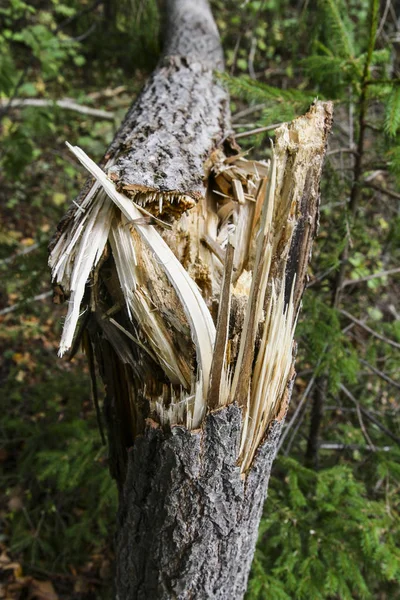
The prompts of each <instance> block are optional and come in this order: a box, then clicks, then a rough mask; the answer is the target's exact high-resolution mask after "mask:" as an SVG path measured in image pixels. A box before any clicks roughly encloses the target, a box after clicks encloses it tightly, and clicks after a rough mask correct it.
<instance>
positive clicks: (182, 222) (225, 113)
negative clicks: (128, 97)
mask: <svg viewBox="0 0 400 600" xmlns="http://www.w3.org/2000/svg"><path fill="white" fill-rule="evenodd" d="M166 16H167V18H166V34H165V40H166V42H165V50H164V55H163V57H162V59H161V61H160V63H159V66H158V67H157V69H156V71H155V72H154V73H153V75H152V76H151V78H150V79H149V81H148V83H147V84H146V86H145V88H144V90H143V91H142V93H141V94H140V96H139V98H138V99H137V101H136V102H135V103H134V104H133V106H132V108H131V109H130V111H129V112H128V114H127V116H126V118H125V121H124V123H123V124H122V126H121V128H120V130H119V131H118V132H117V134H116V136H115V138H114V141H113V142H112V144H111V146H110V148H109V149H108V151H107V153H106V155H105V158H104V160H103V162H102V163H101V165H102V168H103V170H104V171H105V172H106V174H107V177H106V176H105V174H104V173H103V172H102V171H101V170H100V169H98V168H97V167H96V166H95V165H94V164H92V162H91V161H90V159H88V157H86V156H85V155H84V153H82V151H80V150H79V149H73V151H74V152H75V154H76V155H77V157H78V158H79V159H80V160H81V162H82V164H84V165H85V167H86V168H87V169H88V170H89V171H90V172H91V174H92V175H93V176H94V179H93V178H91V179H90V180H89V182H88V184H87V186H86V187H85V189H84V190H83V192H82V194H81V196H80V198H79V200H78V202H79V203H80V207H78V208H77V207H76V206H74V207H72V208H71V210H70V211H69V213H68V214H67V216H66V218H65V219H64V220H63V221H62V222H61V223H60V225H59V228H58V232H57V235H56V236H55V238H54V242H53V244H52V252H51V258H50V264H51V266H52V268H53V278H54V281H55V283H56V284H57V287H56V296H57V298H58V300H59V301H60V300H62V299H63V297H64V296H66V297H67V296H69V297H70V304H69V309H68V315H67V319H66V324H65V327H64V333H63V339H62V344H61V350H62V351H65V350H66V349H67V348H68V347H70V346H71V344H72V341H71V340H72V334H73V331H74V329H75V326H76V325H77V322H78V316H79V310H80V308H81V307H82V306H84V307H86V311H87V312H86V315H87V316H86V317H85V318H84V319H83V321H82V323H81V326H80V327H79V328H78V333H77V334H76V335H75V342H74V343H73V344H72V346H73V350H72V351H74V349H75V347H76V346H77V341H79V339H80V336H81V334H82V331H83V330H86V331H87V332H88V333H89V336H90V340H91V341H90V343H89V344H88V346H89V350H88V351H89V352H91V351H92V350H91V348H92V345H93V348H94V352H95V354H96V357H97V363H98V366H99V370H100V373H101V375H102V378H103V380H104V383H105V386H106V399H105V403H104V413H105V418H106V423H107V428H108V439H109V446H110V467H111V472H112V475H113V476H114V478H115V479H116V481H117V484H118V488H119V492H120V496H119V511H118V519H117V530H116V591H117V598H118V600H139V599H143V600H144V599H146V600H167V599H172V598H175V599H179V600H185V599H198V600H201V599H204V600H206V599H221V600H222V599H228V598H232V600H240V599H241V598H243V595H244V593H245V590H246V585H247V578H248V574H249V570H250V565H251V561H252V557H253V553H254V548H255V543H256V537H257V528H258V524H259V520H260V517H261V511H262V506H263V502H264V500H265V496H266V492H267V487H268V480H269V476H270V472H271V467H272V463H273V460H274V458H275V454H276V449H277V444H278V441H279V436H280V432H281V429H282V424H283V421H284V417H285V414H286V410H287V406H288V402H289V399H290V394H291V389H292V385H293V379H294V375H295V372H294V354H295V345H294V343H293V332H294V327H295V323H296V319H297V314H298V309H299V306H300V301H301V296H302V293H303V290H304V287H305V283H306V271H307V264H308V260H309V257H310V252H311V245H312V241H313V238H314V236H315V234H316V229H317V221H318V203H319V180H320V174H321V168H322V162H323V158H324V154H325V146H326V139H327V135H328V132H329V129H330V126H331V121H332V106H331V105H330V104H329V103H315V104H314V105H313V106H312V107H311V108H310V111H309V112H308V113H307V115H305V116H304V117H300V118H298V119H296V120H295V121H294V122H293V123H292V124H290V125H289V126H288V125H284V126H282V127H281V128H279V129H278V130H277V132H276V139H275V150H274V157H273V159H272V161H271V164H270V165H267V164H266V163H260V162H257V163H256V162H254V161H248V160H245V159H244V158H243V157H242V156H241V154H240V152H239V148H238V146H237V145H236V143H235V141H234V139H233V138H230V137H229V135H230V131H231V130H230V113H229V102H228V100H229V98H228V95H227V92H226V91H225V90H224V88H223V87H222V86H221V84H220V82H219V81H218V78H216V76H215V70H221V69H222V68H223V57H222V50H221V45H220V41H219V36H218V32H217V29H216V26H215V23H214V21H213V18H212V15H211V12H210V9H209V6H208V3H207V2H206V0H168V1H167V2H166ZM232 232H233V233H232ZM171 250H172V252H171ZM182 267H184V269H183V268H182ZM88 277H89V284H90V285H85V284H86V280H87V278H88ZM85 335H86V334H85ZM85 339H86V338H85Z"/></svg>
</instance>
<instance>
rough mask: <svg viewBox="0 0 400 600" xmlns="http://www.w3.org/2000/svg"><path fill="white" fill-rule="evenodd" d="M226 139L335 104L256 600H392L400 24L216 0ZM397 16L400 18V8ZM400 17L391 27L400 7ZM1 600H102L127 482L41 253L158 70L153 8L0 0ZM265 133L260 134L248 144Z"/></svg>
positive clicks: (111, 1)
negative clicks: (113, 458)
mask: <svg viewBox="0 0 400 600" xmlns="http://www.w3.org/2000/svg"><path fill="white" fill-rule="evenodd" d="M212 5H213V9H214V14H215V17H216V20H217V23H218V26H219V29H220V32H221V35H222V39H223V45H224V49H225V54H226V74H225V75H224V76H223V79H224V81H225V83H226V85H227V86H228V87H229V88H230V91H231V95H232V96H231V97H232V111H233V114H234V118H233V122H234V125H233V126H234V129H235V131H236V132H237V134H238V141H239V142H240V143H241V144H242V146H243V148H244V149H246V150H247V151H248V152H249V155H250V156H254V157H258V158H262V159H267V158H268V156H269V153H270V142H269V139H270V138H272V139H273V137H274V127H276V124H278V123H281V122H283V121H287V120H289V119H292V118H293V117H295V116H296V115H299V114H301V113H303V112H304V111H305V110H306V109H307V106H308V105H309V104H310V102H311V101H312V100H313V98H315V97H316V96H318V97H319V98H321V99H322V98H326V99H333V100H334V101H335V125H334V131H333V134H332V135H331V137H330V141H329V147H328V152H327V158H326V164H325V171H324V175H323V182H322V190H321V191H322V199H321V200H322V204H321V218H320V232H319V237H318V239H317V242H316V244H315V246H314V253H313V259H312V265H311V268H310V282H309V286H308V287H309V289H308V290H307V292H306V294H305V297H304V302H303V311H302V313H301V318H300V322H299V325H298V330H297V336H296V337H297V340H298V358H297V369H298V376H297V379H296V383H295V388H294V394H293V399H292V403H291V408H290V411H289V414H288V418H287V424H286V429H285V430H284V435H283V438H282V440H281V448H280V453H279V457H278V459H277V461H276V463H275V466H274V470H273V477H272V481H271V484H270V492H269V498H268V501H267V503H266V507H265V513H264V517H263V520H262V524H261V529H260V537H259V543H258V547H257V552H256V557H255V561H254V564H253V569H252V575H251V580H250V583H249V590H248V595H247V599H248V600H256V599H257V600H263V599H267V598H268V599H271V600H292V599H307V600H319V599H321V600H322V599H324V600H328V599H329V600H330V599H332V600H333V599H340V600H350V599H368V598H371V599H380V600H384V599H387V600H394V599H396V598H400V519H399V505H400V494H399V492H400V447H399V444H400V376H399V359H398V356H399V348H400V320H399V317H400V305H399V297H400V268H399V258H400V244H399V242H400V204H399V200H400V193H399V192H398V191H396V189H398V187H397V188H396V186H397V184H398V182H399V179H400V86H399V82H400V29H399V28H400V10H398V9H399V7H398V2H397V1H396V0H382V1H381V2H379V0H312V1H310V0H264V1H262V0H248V1H243V2H242V1H239V0H237V1H234V0H228V1H224V0H213V1H212ZM396 5H397V7H396ZM396 10H397V14H396ZM0 22H1V30H0V115H1V129H0V132H1V146H0V180H1V185H0V198H1V215H2V220H1V225H0V276H1V280H2V287H1V292H0V298H1V305H2V307H1V309H0V343H1V350H2V357H1V359H0V378H1V384H2V392H1V394H2V400H1V425H0V466H1V479H0V489H1V499H0V521H1V533H0V598H6V599H9V600H12V599H15V600H17V599H21V600H22V599H30V600H34V599H37V600H57V599H72V600H91V599H93V600H94V599H101V598H104V599H107V600H108V599H110V598H112V563H113V546H112V538H113V524H114V519H115V510H116V489H115V486H114V483H113V481H112V480H111V478H110V475H109V473H108V468H107V448H106V447H105V446H103V445H102V443H101V438H100V435H99V431H98V427H97V421H96V412H95V409H94V406H93V403H92V399H91V391H90V378H89V374H88V368H87V365H86V362H85V358H84V356H83V355H82V354H79V355H78V357H77V358H75V359H74V360H73V361H70V362H69V361H68V360H60V359H58V358H57V346H58V341H59V337H60V329H61V323H62V320H63V317H64V315H65V312H66V309H65V306H55V305H52V303H51V292H50V278H49V271H48V268H47V244H48V242H49V238H50V236H51V235H52V232H53V230H54V228H55V226H56V224H57V222H58V221H59V219H60V218H61V217H62V215H63V214H64V213H65V211H66V209H67V207H68V205H69V203H70V202H71V201H72V200H73V199H74V197H75V196H76V195H77V193H78V191H79V189H80V187H81V185H82V184H83V182H84V179H85V174H84V173H83V171H82V169H81V168H80V167H79V166H78V165H77V163H76V161H75V160H74V158H73V157H72V156H71V155H70V154H69V152H68V151H67V149H66V147H65V144H64V142H65V140H68V141H69V142H70V143H71V144H76V145H79V146H81V147H82V148H83V149H84V150H85V152H86V153H87V154H88V155H89V156H90V157H91V158H93V159H94V160H99V159H100V158H101V156H102V154H103V152H104V151H105V149H106V147H107V145H108V143H109V142H110V141H111V139H112V136H113V132H114V131H115V129H116V127H117V126H118V124H119V123H120V122H121V120H122V118H123V116H124V114H125V112H126V110H127V109H128V107H129V105H130V103H131V101H132V100H133V99H134V98H135V96H136V95H137V93H138V92H139V90H140V88H141V86H142V85H143V82H144V81H145V79H146V77H147V76H148V74H149V72H150V71H151V70H152V68H153V67H154V66H155V64H156V62H157V58H158V56H159V51H160V48H159V26H160V19H159V15H158V12H157V9H156V3H155V1H154V0H147V1H145V0H121V1H120V2H116V0H95V1H94V2H92V1H91V0H69V1H67V0H32V1H29V2H24V1H22V0H6V1H5V2H4V0H3V2H2V3H1V7H0ZM258 128H262V129H263V131H261V132H259V133H257V132H254V130H257V129H258Z"/></svg>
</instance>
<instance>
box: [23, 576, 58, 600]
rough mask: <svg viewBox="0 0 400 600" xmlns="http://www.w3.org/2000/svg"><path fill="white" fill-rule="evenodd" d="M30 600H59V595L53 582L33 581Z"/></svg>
mask: <svg viewBox="0 0 400 600" xmlns="http://www.w3.org/2000/svg"><path fill="white" fill-rule="evenodd" d="M28 599H29V600H58V594H56V591H55V589H54V587H53V584H52V583H51V581H39V580H38V579H32V580H31V584H30V586H29V596H28Z"/></svg>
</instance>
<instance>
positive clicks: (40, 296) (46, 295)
mask: <svg viewBox="0 0 400 600" xmlns="http://www.w3.org/2000/svg"><path fill="white" fill-rule="evenodd" d="M52 294H53V292H51V291H50V292H43V294H38V295H37V296H33V297H32V298H27V299H26V300H24V301H23V302H17V303H16V304H12V305H11V306H7V307H6V308H3V310H0V316H3V315H8V314H9V313H11V312H14V311H15V310H18V308H20V307H21V306H25V304H32V302H38V301H39V300H45V299H46V298H50V296H51V295H52Z"/></svg>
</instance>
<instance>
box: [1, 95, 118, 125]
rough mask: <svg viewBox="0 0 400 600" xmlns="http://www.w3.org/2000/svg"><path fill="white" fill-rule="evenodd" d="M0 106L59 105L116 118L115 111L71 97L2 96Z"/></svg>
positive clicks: (39, 106)
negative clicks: (49, 98) (102, 108)
mask: <svg viewBox="0 0 400 600" xmlns="http://www.w3.org/2000/svg"><path fill="white" fill-rule="evenodd" d="M0 106H3V107H6V106H7V107H9V108H23V107H25V106H36V107H38V108H52V107H54V106H58V108H63V109H64V110H72V111H74V112H78V113H81V114H83V115H88V116H90V117H98V118H99V119H107V120H108V121H113V120H114V119H115V113H113V112H110V111H107V110H101V109H99V108H92V107H91V106H84V105H83V104H78V103H77V102H74V101H73V100H71V99H70V98H64V99H62V100H46V99H44V98H13V99H12V100H11V101H10V100H8V99H7V98H1V99H0Z"/></svg>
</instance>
